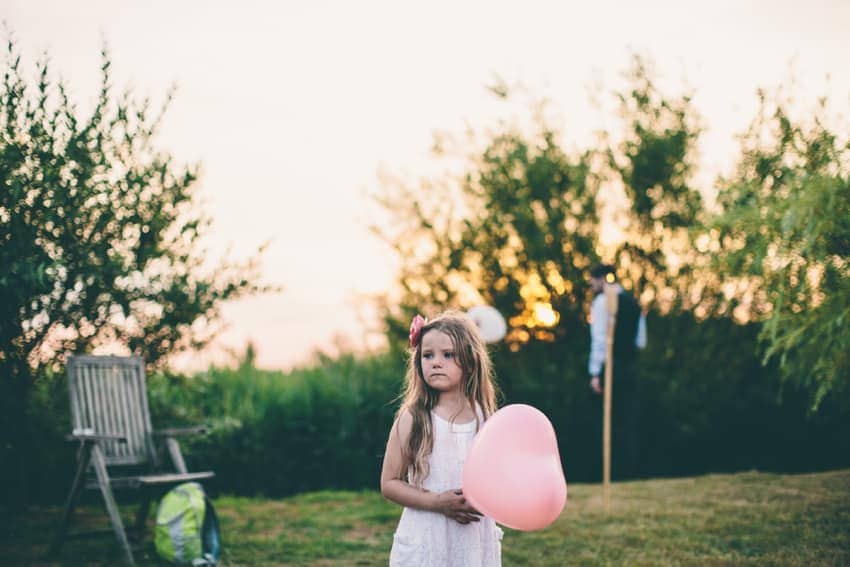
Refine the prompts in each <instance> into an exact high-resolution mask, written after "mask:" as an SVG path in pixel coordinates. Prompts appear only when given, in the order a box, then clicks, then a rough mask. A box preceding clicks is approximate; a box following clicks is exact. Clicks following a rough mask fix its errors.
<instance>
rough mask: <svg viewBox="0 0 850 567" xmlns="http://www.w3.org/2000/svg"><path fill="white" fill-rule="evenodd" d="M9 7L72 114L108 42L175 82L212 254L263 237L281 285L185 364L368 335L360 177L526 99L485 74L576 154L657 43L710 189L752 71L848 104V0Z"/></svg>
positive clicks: (166, 139)
mask: <svg viewBox="0 0 850 567" xmlns="http://www.w3.org/2000/svg"><path fill="white" fill-rule="evenodd" d="M0 15H2V18H3V19H4V20H5V22H6V24H7V26H8V27H9V28H10V29H11V31H12V33H13V34H14V37H15V38H16V40H17V44H18V47H19V49H20V50H21V51H22V54H23V56H24V59H25V60H26V63H28V64H30V65H31V64H32V63H33V61H34V60H35V59H36V58H38V57H39V56H40V55H41V54H42V53H44V52H45V51H47V52H48V53H49V55H50V59H51V62H52V68H53V71H54V73H55V74H56V75H58V76H60V77H62V78H63V79H64V80H65V81H66V83H67V84H68V86H69V87H70V92H71V95H72V99H73V100H74V101H75V102H76V103H77V104H78V106H79V108H80V110H81V112H82V111H85V110H87V109H89V108H90V107H91V104H92V101H93V100H94V98H95V96H96V92H97V88H98V86H99V78H100V77H99V73H100V71H99V67H100V48H101V46H102V44H103V41H104V40H105V41H106V42H107V44H108V45H109V48H110V51H111V55H112V62H113V84H114V85H115V86H116V87H117V88H118V90H119V92H120V91H121V90H123V89H124V87H126V86H133V87H134V89H135V92H136V94H137V95H138V96H139V97H142V96H150V97H152V98H153V99H154V101H158V100H161V99H162V96H163V95H164V94H165V92H166V90H167V88H168V87H169V85H171V84H174V83H176V84H177V86H178V92H177V95H176V99H175V101H174V102H173V104H172V106H171V108H170V110H169V112H168V114H167V115H166V118H165V122H164V128H163V131H162V134H161V135H160V137H159V138H158V147H159V148H160V149H163V150H166V151H169V152H170V153H171V154H172V155H173V156H174V157H175V159H176V160H177V161H178V162H184V163H186V162H201V164H202V168H203V175H202V178H201V181H200V187H199V196H200V197H201V199H202V200H203V203H204V205H203V206H204V207H205V210H206V211H207V212H208V213H209V214H210V215H211V216H212V218H213V227H212V231H211V233H210V237H209V239H208V246H209V250H210V253H209V255H210V257H211V258H213V259H215V258H221V257H222V255H223V254H224V251H225V250H226V249H227V248H228V246H230V247H231V249H232V256H233V257H235V258H237V259H238V258H244V257H246V256H248V255H250V253H251V252H252V251H253V250H255V249H256V248H257V247H258V246H259V245H260V244H262V243H263V242H266V241H270V242H271V244H270V246H269V248H268V250H267V252H266V254H265V256H264V263H263V266H264V268H263V274H264V276H265V280H266V281H267V282H271V283H276V284H279V285H281V286H283V287H284V291H283V292H282V293H280V294H274V295H265V296H260V297H255V298H251V299H247V300H242V301H239V302H235V303H233V304H231V305H228V306H226V307H225V310H224V315H225V322H226V323H227V325H228V329H227V331H226V332H225V333H223V334H222V335H221V336H220V338H219V339H218V341H217V343H216V345H215V346H214V347H213V348H212V349H210V350H209V352H206V353H203V354H196V355H192V356H189V357H182V358H181V359H180V360H179V361H178V364H179V365H181V366H183V367H185V368H199V367H203V366H205V365H206V364H207V363H208V362H209V361H211V360H219V361H226V360H229V359H228V358H227V357H226V356H225V355H223V354H222V353H223V352H224V351H225V350H226V349H228V348H230V349H236V350H237V351H242V350H243V349H244V345H245V342H246V341H247V340H252V341H253V342H254V343H255V344H256V346H257V349H258V352H259V358H258V362H259V364H260V366H262V367H266V368H288V367H291V366H292V365H295V364H300V363H303V362H305V361H306V360H307V359H308V357H309V355H310V353H311V352H312V350H313V349H314V348H316V347H320V348H325V349H329V348H331V342H332V340H333V337H334V336H337V335H344V336H346V337H348V341H349V343H350V344H351V345H352V346H354V347H358V348H359V347H363V346H364V345H366V344H374V343H373V342H372V341H373V340H374V339H375V337H374V336H373V337H372V339H371V340H370V339H369V338H368V337H367V336H366V333H365V330H364V321H365V322H368V321H369V320H370V312H369V310H368V308H367V306H365V305H364V304H363V297H365V296H367V295H369V294H373V293H378V292H381V291H382V290H385V289H388V288H389V287H390V286H391V285H392V282H393V271H394V269H395V259H394V258H393V257H392V255H391V254H390V253H389V251H388V250H386V249H385V248H384V247H383V246H382V245H381V244H380V243H379V242H378V241H377V240H376V239H375V237H373V236H372V235H371V234H370V233H369V232H368V230H367V226H368V225H369V223H370V217H371V215H373V214H374V206H373V205H371V204H370V201H369V199H368V198H367V196H366V193H367V192H374V191H375V190H376V189H377V188H378V187H379V182H378V171H379V170H386V171H391V172H396V173H399V174H402V175H404V176H406V177H408V178H410V179H416V178H418V177H421V176H424V175H427V174H428V172H429V171H432V170H433V169H434V168H435V167H436V166H435V165H434V163H433V162H432V161H429V158H428V150H429V147H430V144H431V140H432V134H433V132H435V131H438V130H440V131H450V132H458V131H460V130H461V129H463V128H464V127H465V125H467V124H470V125H472V126H474V127H478V128H482V127H487V126H492V125H494V124H495V123H496V121H497V120H498V119H500V118H510V117H511V116H513V115H515V114H521V113H522V108H517V107H516V106H514V107H508V106H505V105H503V104H500V103H498V102H496V101H494V100H493V98H492V97H491V96H490V95H489V94H488V93H487V91H486V89H485V85H487V84H490V83H491V82H492V79H493V77H494V76H495V75H499V76H502V77H504V78H505V79H506V80H508V81H509V82H516V81H519V82H522V83H524V84H525V85H526V86H527V87H528V88H530V89H531V90H532V92H534V93H536V94H538V95H540V96H547V97H549V98H550V99H551V100H552V102H553V105H554V108H555V109H556V110H557V113H558V116H560V118H561V119H562V122H561V123H557V124H553V126H555V127H556V128H558V129H559V130H561V131H563V132H564V139H563V140H562V142H563V144H564V146H565V147H566V148H568V149H570V148H576V147H577V148H584V147H587V146H588V145H589V144H590V143H591V141H592V139H593V138H592V136H593V133H594V132H595V131H598V130H600V129H603V128H616V127H617V122H616V120H615V117H614V115H613V113H611V112H602V113H601V112H600V111H599V110H597V109H595V108H594V107H593V105H592V104H591V102H590V98H589V94H588V93H589V92H590V90H592V89H591V87H593V86H594V85H597V84H600V83H601V84H602V85H603V93H608V92H611V91H612V90H613V89H614V88H616V87H618V86H620V85H621V84H622V83H621V74H622V73H623V71H625V70H626V69H627V67H628V64H629V61H630V58H631V55H632V53H635V52H637V53H640V54H643V55H646V56H649V57H650V58H651V59H652V60H653V61H654V66H655V69H656V71H657V78H658V82H659V83H660V84H661V86H662V89H663V90H665V91H666V92H667V93H668V94H676V93H678V92H681V89H682V85H683V84H684V85H687V86H689V87H690V88H692V89H693V90H694V91H695V95H696V96H695V101H694V102H695V106H696V108H697V109H698V110H699V111H700V113H701V114H702V116H703V120H704V123H705V124H706V125H707V126H708V127H709V130H708V132H706V134H705V136H704V140H703V143H702V148H701V151H702V154H703V157H702V159H701V160H700V163H701V165H702V166H703V167H704V170H703V171H702V172H700V180H702V182H703V183H710V180H711V179H713V178H714V177H715V176H716V175H717V174H719V173H722V172H723V171H725V170H726V169H727V168H728V167H729V166H730V158H731V156H734V154H735V151H736V149H737V145H736V142H735V134H736V133H739V132H740V131H742V130H743V129H744V128H745V127H746V125H747V123H748V121H749V120H750V119H752V118H753V116H754V112H755V108H756V97H755V91H756V88H757V87H759V86H764V87H775V86H777V85H780V84H786V83H788V82H789V81H790V80H791V79H792V78H793V80H794V81H796V83H797V90H796V91H795V92H796V93H797V94H798V95H799V96H800V97H801V98H804V99H805V100H804V101H803V102H806V101H809V102H811V101H813V100H814V99H815V97H817V96H819V95H823V94H827V95H830V97H831V99H832V100H833V105H834V107H835V108H837V109H839V110H841V111H842V112H845V116H846V110H847V109H848V108H850V105H848V103H850V71H848V68H850V65H848V63H849V62H850V0H813V1H810V2H805V3H804V2H799V1H796V0H763V1H762V0H759V1H755V0H751V1H743V0H738V1H731V0H722V1H715V2H683V1H681V0H679V1H661V0H644V1H643V2H615V1H610V0H604V1H597V2H592V3H591V2H569V1H561V2H554V1H552V2H538V1H524V2H497V1H475V2H463V1H460V0H455V1H452V2H445V1H436V0H431V1H429V2H419V3H413V2H398V1H380V2H378V1H361V2H346V1H342V0H340V1H338V2H319V1H303V2H245V1H243V2H212V1H209V0H207V1H194V0H193V1H185V0H181V1H175V0H169V1H146V2H127V1H119V0H105V1H92V0H86V1H78V2H69V1H67V0H61V1H60V0H56V1H46V0H11V1H10V0H4V1H3V3H2V10H0ZM603 102H606V103H610V102H611V100H610V97H609V98H608V99H606V100H605V101H603Z"/></svg>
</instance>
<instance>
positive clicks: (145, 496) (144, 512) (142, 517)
mask: <svg viewBox="0 0 850 567" xmlns="http://www.w3.org/2000/svg"><path fill="white" fill-rule="evenodd" d="M143 490H144V491H143V493H142V501H141V502H140V503H139V509H138V510H137V511H136V523H135V524H134V526H133V528H134V530H138V531H141V530H143V529H144V527H145V522H146V521H147V519H148V512H150V509H151V493H150V490H148V489H143Z"/></svg>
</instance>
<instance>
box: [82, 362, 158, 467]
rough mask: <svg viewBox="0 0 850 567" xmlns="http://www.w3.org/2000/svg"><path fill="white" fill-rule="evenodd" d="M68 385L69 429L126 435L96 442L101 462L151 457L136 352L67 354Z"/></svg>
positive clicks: (142, 377) (129, 462) (141, 371)
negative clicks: (103, 459)
mask: <svg viewBox="0 0 850 567" xmlns="http://www.w3.org/2000/svg"><path fill="white" fill-rule="evenodd" d="M68 389H69V390H70V394H71V396H70V397H71V420H72V425H73V428H74V429H75V430H91V432H93V433H98V434H117V435H123V436H125V437H126V438H127V442H126V443H120V442H118V441H106V442H104V443H103V444H102V445H101V447H102V448H103V452H104V456H105V457H106V464H107V465H113V464H117V465H133V464H140V463H145V462H148V461H151V460H153V459H154V454H153V439H152V431H153V428H152V427H151V418H150V412H149V410H148V395H147V389H146V387H145V365H144V361H143V360H142V358H141V357H138V356H132V357H119V356H72V357H70V358H69V360H68Z"/></svg>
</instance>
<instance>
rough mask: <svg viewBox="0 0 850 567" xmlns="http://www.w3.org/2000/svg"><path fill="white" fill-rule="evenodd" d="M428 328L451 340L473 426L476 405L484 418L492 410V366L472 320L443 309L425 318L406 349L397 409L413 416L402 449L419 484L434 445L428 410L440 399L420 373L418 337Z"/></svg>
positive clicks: (412, 475) (493, 400) (416, 482)
mask: <svg viewBox="0 0 850 567" xmlns="http://www.w3.org/2000/svg"><path fill="white" fill-rule="evenodd" d="M430 331H440V332H443V333H445V334H447V335H448V336H449V337H450V338H451V340H452V346H453V347H454V350H455V356H456V357H457V362H458V364H459V365H460V368H461V371H462V376H463V377H462V388H463V393H464V396H465V397H466V399H467V401H468V402H469V405H470V407H472V408H473V411H474V412H475V420H476V421H477V422H478V423H477V426H478V427H481V422H480V420H479V417H478V411H477V409H476V408H480V409H481V412H482V413H483V414H484V419H487V418H488V417H490V416H491V415H493V412H495V411H496V396H497V388H496V384H495V377H494V373H493V365H492V363H491V362H490V355H489V353H488V352H487V346H486V345H485V344H484V341H483V339H482V338H481V334H480V333H479V332H478V327H477V326H476V325H475V323H474V322H473V321H472V320H471V319H470V318H469V317H467V316H466V315H464V314H463V313H461V312H458V311H447V312H445V313H442V314H441V315H439V316H438V317H436V318H435V319H433V320H431V321H428V322H427V323H426V324H425V326H424V327H422V331H421V332H420V333H419V337H418V338H419V341H418V343H417V344H416V347H415V348H411V349H410V357H409V359H408V365H407V375H406V385H405V389H404V393H403V398H404V401H403V402H402V404H401V407H400V408H399V410H398V414H399V415H401V414H402V413H403V412H404V411H405V410H407V411H409V412H410V415H411V416H412V417H413V426H412V428H411V430H410V437H409V438H408V441H407V444H406V446H404V447H402V452H403V454H404V462H405V465H406V466H407V467H409V469H408V470H409V472H410V479H409V480H410V483H411V484H413V485H414V486H421V484H422V481H423V480H424V479H425V478H426V477H427V476H428V472H429V471H428V456H429V455H430V454H431V451H432V450H433V448H434V430H433V427H432V423H431V410H432V409H434V406H436V405H437V401H438V400H439V398H440V392H439V391H437V390H435V389H433V388H432V387H431V386H429V385H428V383H427V382H425V377H424V375H423V373H422V338H423V337H424V336H425V334H426V333H428V332H430Z"/></svg>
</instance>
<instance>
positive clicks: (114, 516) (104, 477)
mask: <svg viewBox="0 0 850 567" xmlns="http://www.w3.org/2000/svg"><path fill="white" fill-rule="evenodd" d="M92 462H93V463H94V470H95V473H97V483H98V484H99V485H100V492H101V494H103V500H104V501H105V503H106V511H107V512H108V513H109V520H110V521H111V522H112V529H113V530H114V531H115V537H117V538H118V543H120V544H121V547H123V548H124V557H125V559H126V560H127V563H129V564H130V565H135V562H134V561H133V552H132V550H131V549H130V542H129V541H127V534H126V532H124V524H123V523H122V522H121V514H120V513H119V511H118V505H117V504H116V502H115V498H114V497H113V496H112V487H111V486H110V484H109V474H108V473H107V472H106V462H105V460H104V458H103V453H102V452H101V450H100V447H98V446H97V445H95V446H94V448H93V449H92Z"/></svg>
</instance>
